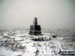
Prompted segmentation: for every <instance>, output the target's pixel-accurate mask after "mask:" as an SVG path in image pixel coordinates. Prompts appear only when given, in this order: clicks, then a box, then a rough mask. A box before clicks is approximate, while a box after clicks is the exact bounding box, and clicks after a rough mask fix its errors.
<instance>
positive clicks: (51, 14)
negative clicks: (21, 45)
mask: <svg viewBox="0 0 75 56" xmlns="http://www.w3.org/2000/svg"><path fill="white" fill-rule="evenodd" d="M74 13H75V0H0V27H22V28H23V27H25V28H29V27H30V25H31V24H32V23H33V20H34V17H37V18H38V21H39V24H40V25H41V27H42V28H50V29H62V28H65V29H74V28H75V14H74Z"/></svg>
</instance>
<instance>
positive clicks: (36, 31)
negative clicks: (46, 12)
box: [29, 17, 41, 36]
mask: <svg viewBox="0 0 75 56" xmlns="http://www.w3.org/2000/svg"><path fill="white" fill-rule="evenodd" d="M29 34H30V35H35V36H38V35H41V26H40V25H38V21H37V17H35V18H34V21H33V25H30V31H29Z"/></svg>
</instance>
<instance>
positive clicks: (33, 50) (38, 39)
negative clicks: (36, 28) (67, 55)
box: [0, 32, 75, 56]
mask: <svg viewBox="0 0 75 56" xmlns="http://www.w3.org/2000/svg"><path fill="white" fill-rule="evenodd" d="M74 43H75V42H70V41H66V40H65V41H64V40H63V37H60V38H59V37H57V38H52V37H51V36H50V35H44V36H31V35H28V34H25V33H24V34H23V33H22V34H21V33H18V34H17V33H16V34H15V32H13V33H10V34H9V32H7V33H3V35H2V36H0V56H61V55H60V54H59V52H60V51H62V50H67V49H68V50H72V51H75V44H74Z"/></svg>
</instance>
